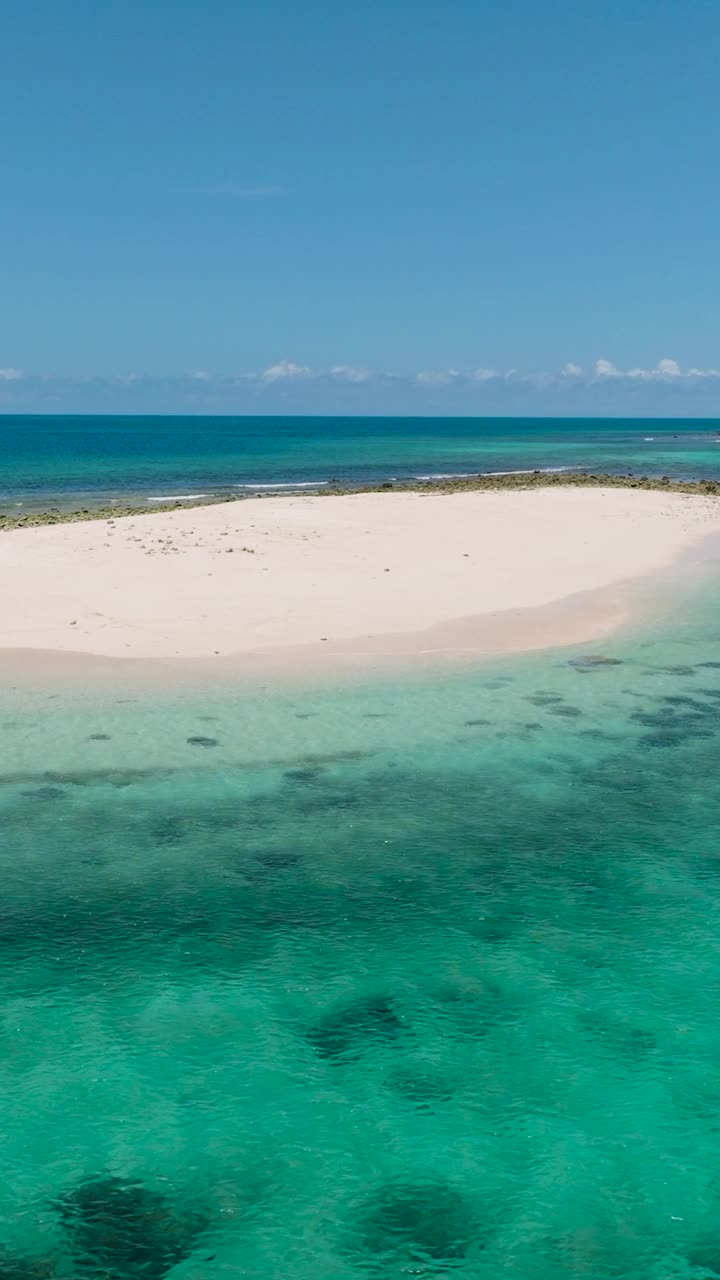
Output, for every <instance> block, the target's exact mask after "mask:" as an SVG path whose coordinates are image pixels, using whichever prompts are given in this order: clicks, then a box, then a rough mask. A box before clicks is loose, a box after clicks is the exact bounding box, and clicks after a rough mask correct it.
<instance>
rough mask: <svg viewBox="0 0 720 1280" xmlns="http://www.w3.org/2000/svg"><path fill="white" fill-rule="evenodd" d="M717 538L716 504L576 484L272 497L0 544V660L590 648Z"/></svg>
mask: <svg viewBox="0 0 720 1280" xmlns="http://www.w3.org/2000/svg"><path fill="white" fill-rule="evenodd" d="M718 532H720V501H718V500H716V499H714V498H712V497H708V498H704V497H699V496H695V495H684V494H677V493H661V492H650V491H640V490H638V491H632V490H629V489H580V488H572V487H568V488H561V489H558V488H552V489H547V490H544V489H539V490H532V491H519V492H518V491H515V492H464V493H456V494H430V495H427V494H419V493H398V492H394V493H388V494H386V493H369V494H357V495H352V496H342V497H314V496H300V497H283V498H278V497H273V498H263V499H250V500H245V501H239V502H232V503H225V504H220V505H215V506H208V507H202V508H194V509H183V510H176V511H172V512H169V513H168V512H163V513H149V514H147V515H142V516H137V517H126V518H119V519H117V520H115V521H112V520H101V521H100V520H92V521H87V522H82V523H71V524H59V525H48V526H41V527H33V528H27V529H19V530H13V531H9V532H5V533H2V534H0V581H1V582H2V600H3V609H2V622H1V624H0V648H1V649H3V650H6V651H9V650H13V651H15V653H16V654H17V652H18V651H27V650H36V651H44V652H45V653H48V652H53V653H65V654H68V655H69V654H85V655H90V654H91V655H96V656H105V657H110V658H154V659H178V658H179V659H205V658H215V659H217V658H229V657H234V656H242V655H246V656H247V655H251V654H255V655H258V654H266V655H272V654H276V655H283V654H284V655H286V656H287V657H290V655H291V654H297V653H300V652H303V653H304V654H306V655H308V656H312V655H313V654H314V655H315V656H316V657H319V658H320V660H321V661H327V660H328V659H329V658H330V656H331V655H335V656H339V657H340V658H343V657H345V658H350V657H353V656H355V657H357V656H358V655H363V654H368V655H373V654H374V655H382V654H388V655H391V654H393V653H399V652H402V653H412V652H415V653H433V652H436V651H437V652H452V651H453V650H458V651H463V652H478V653H480V652H493V651H502V650H504V649H531V648H538V647H544V646H545V645H548V644H556V643H557V644H559V643H563V642H574V641H578V640H591V639H593V638H594V637H596V636H601V635H603V634H605V633H607V632H608V630H610V629H611V628H612V627H614V626H616V625H618V623H621V622H622V621H623V619H624V617H625V616H626V612H627V598H626V597H622V598H621V596H620V595H618V596H613V594H612V592H610V593H609V594H608V590H607V589H608V588H613V587H614V586H615V585H616V584H619V583H622V582H627V580H629V579H635V578H638V577H642V576H644V575H648V574H652V573H653V572H654V571H656V570H659V569H662V568H663V567H664V566H667V565H670V564H672V563H673V561H674V560H676V558H677V557H678V556H679V555H681V553H683V552H684V551H685V550H687V549H688V548H690V547H691V546H692V545H693V544H695V543H699V542H700V541H701V540H702V539H703V538H704V537H705V536H706V535H709V534H714V533H718ZM601 589H605V591H604V592H603V591H602V590H601ZM578 593H590V594H587V595H583V596H579V595H578ZM573 599H574V601H575V604H574V607H564V608H560V607H558V608H556V607H555V606H558V605H559V604H560V602H563V601H568V600H569V601H573Z"/></svg>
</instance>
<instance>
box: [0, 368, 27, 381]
mask: <svg viewBox="0 0 720 1280" xmlns="http://www.w3.org/2000/svg"><path fill="white" fill-rule="evenodd" d="M22 376H23V375H22V370H21V369H0V382H19V381H20V379H21V378H22Z"/></svg>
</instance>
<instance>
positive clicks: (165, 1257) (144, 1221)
mask: <svg viewBox="0 0 720 1280" xmlns="http://www.w3.org/2000/svg"><path fill="white" fill-rule="evenodd" d="M56 1207H57V1210H58V1213H59V1215H60V1219H61V1221H62V1224H63V1227H64V1228H65V1231H66V1233H67V1235H68V1237H69V1240H70V1244H71V1247H72V1250H73V1253H74V1255H75V1258H76V1263H77V1267H78V1269H79V1271H80V1273H81V1274H85V1275H92V1276H98V1277H101V1276H102V1277H106V1276H107V1277H108V1280H110V1278H112V1280H144V1278H145V1277H147V1278H148V1280H157V1278H158V1277H161V1276H164V1275H165V1273H166V1272H167V1271H169V1270H170V1269H171V1268H172V1267H174V1266H176V1265H177V1263H178V1262H181V1261H182V1260H183V1258H187V1257H188V1255H189V1254H190V1253H191V1252H192V1249H193V1247H194V1244H195V1241H196V1239H197V1236H198V1235H199V1234H200V1232H201V1231H202V1230H203V1229H204V1228H205V1226H206V1222H205V1221H204V1220H201V1219H200V1217H199V1216H194V1215H192V1216H190V1217H188V1218H181V1217H178V1216H176V1215H175V1214H174V1213H173V1211H172V1210H171V1208H170V1206H169V1205H168V1203H167V1201H166V1200H165V1198H164V1197H163V1196H161V1195H160V1194H159V1193H158V1192H157V1191H151V1190H149V1189H148V1188H147V1187H144V1186H143V1185H142V1183H139V1182H130V1181H125V1180H124V1179H121V1178H113V1177H105V1178H92V1179H88V1181H86V1182H82V1183H80V1184H79V1185H78V1186H76V1187H74V1188H73V1190H72V1191H69V1192H67V1193H66V1194H65V1195H64V1196H62V1197H61V1198H60V1199H59V1200H58V1201H57V1203H56Z"/></svg>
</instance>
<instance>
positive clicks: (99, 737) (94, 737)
mask: <svg viewBox="0 0 720 1280" xmlns="http://www.w3.org/2000/svg"><path fill="white" fill-rule="evenodd" d="M109 741H110V734H109V733H91V734H90V736H89V738H88V742H109Z"/></svg>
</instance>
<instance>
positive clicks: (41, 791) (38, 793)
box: [22, 787, 65, 800]
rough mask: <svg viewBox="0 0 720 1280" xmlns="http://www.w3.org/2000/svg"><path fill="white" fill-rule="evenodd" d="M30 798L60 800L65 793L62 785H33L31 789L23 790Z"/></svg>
mask: <svg viewBox="0 0 720 1280" xmlns="http://www.w3.org/2000/svg"><path fill="white" fill-rule="evenodd" d="M22 794H23V795H24V796H28V798H29V799H30V800H59V799H60V797H61V796H64V795H65V792H64V791H63V789H62V787H33V788H32V790H31V791H23V793H22Z"/></svg>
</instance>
